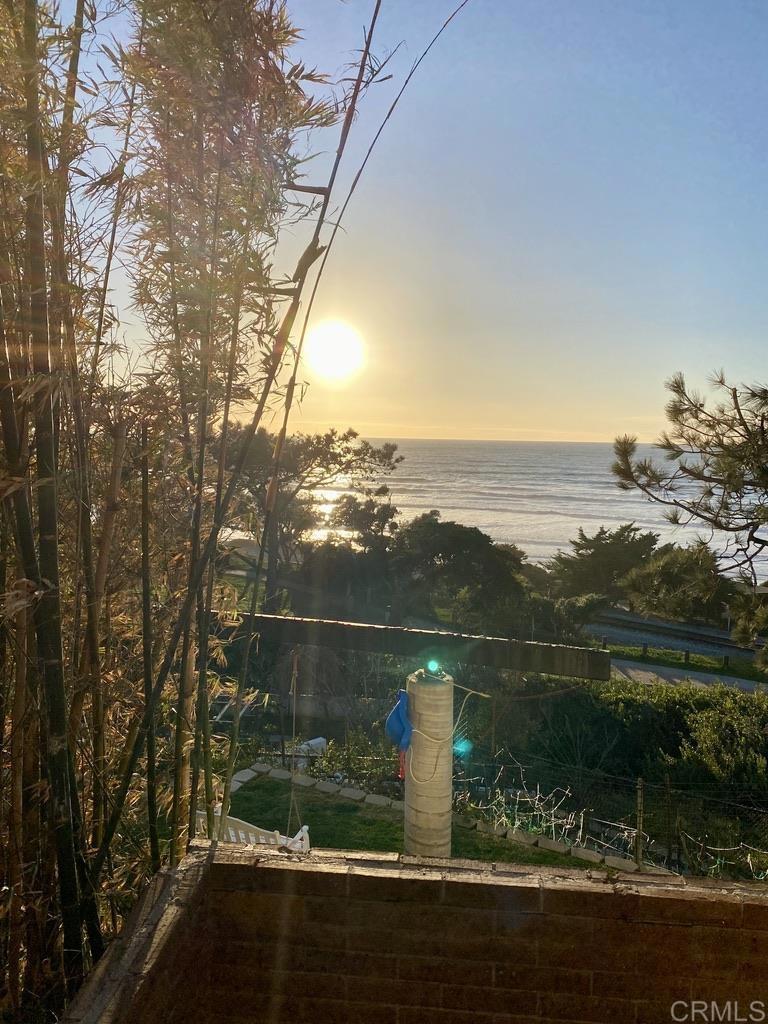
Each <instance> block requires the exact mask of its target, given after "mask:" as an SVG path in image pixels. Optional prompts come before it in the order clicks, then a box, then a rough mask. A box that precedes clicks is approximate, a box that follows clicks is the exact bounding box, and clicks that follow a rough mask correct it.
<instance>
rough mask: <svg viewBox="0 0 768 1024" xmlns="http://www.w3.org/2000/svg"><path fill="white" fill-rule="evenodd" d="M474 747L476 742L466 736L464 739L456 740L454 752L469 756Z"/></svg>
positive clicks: (457, 754) (459, 755) (460, 755)
mask: <svg viewBox="0 0 768 1024" xmlns="http://www.w3.org/2000/svg"><path fill="white" fill-rule="evenodd" d="M473 747H474V743H473V742H472V740H468V739H466V737H465V738H464V739H463V740H456V742H455V743H454V744H453V752H454V754H455V755H456V756H457V757H469V755H470V754H471V753H472V748H473Z"/></svg>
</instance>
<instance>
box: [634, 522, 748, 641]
mask: <svg viewBox="0 0 768 1024" xmlns="http://www.w3.org/2000/svg"><path fill="white" fill-rule="evenodd" d="M623 585H624V589H625V592H626V594H627V596H628V598H629V599H630V601H631V602H632V604H633V606H634V607H635V608H636V609H637V610H638V611H639V612H641V613H642V614H643V615H661V616H663V617H665V618H670V619H683V620H690V619H702V620H704V621H706V622H715V623H719V622H720V621H721V620H722V617H723V610H724V608H725V606H726V605H727V603H728V602H729V601H730V600H731V598H732V597H733V595H734V593H735V588H734V584H733V581H732V580H729V579H728V578H727V577H726V576H723V575H722V574H721V572H720V568H719V564H718V559H717V556H716V555H715V553H714V552H713V551H712V550H711V549H710V548H709V547H708V546H707V545H706V544H705V543H703V542H699V543H696V544H692V545H691V546H690V547H679V546H677V545H675V544H667V545H664V547H662V548H660V549H659V550H658V551H656V552H654V554H653V555H651V557H650V558H649V559H647V560H646V561H645V562H644V563H643V564H642V565H640V566H637V567H636V568H634V569H632V570H631V571H630V572H629V573H628V574H627V576H626V577H625V579H624V584H623Z"/></svg>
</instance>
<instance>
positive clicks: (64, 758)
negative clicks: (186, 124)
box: [24, 0, 83, 992]
mask: <svg viewBox="0 0 768 1024" xmlns="http://www.w3.org/2000/svg"><path fill="white" fill-rule="evenodd" d="M37 31H38V29H37V0H25V3H24V49H25V53H24V57H25V68H24V92H25V101H26V120H27V173H28V175H29V182H30V186H29V192H28V195H27V200H26V233H27V239H26V240H27V251H28V278H29V289H30V338H31V342H32V360H33V366H34V370H35V373H37V374H38V375H39V377H40V379H41V380H47V383H48V386H47V388H46V390H45V392H44V393H43V395H42V397H41V399H40V401H39V402H38V403H37V407H36V410H35V451H36V457H37V488H36V493H37V513H38V531H39V532H38V535H39V551H40V555H39V557H40V576H41V579H40V583H41V586H42V592H41V594H40V597H39V599H38V601H37V604H36V606H35V631H36V633H37V656H38V658H39V660H40V665H41V670H42V677H43V684H44V692H45V710H46V724H47V731H48V774H49V783H50V787H51V794H50V804H49V806H50V811H51V818H52V822H53V828H54V835H55V842H56V861H57V872H58V882H59V895H60V906H61V919H62V927H63V935H64V976H65V984H66V987H67V990H68V991H69V992H73V991H74V990H75V989H76V987H77V985H78V984H79V982H80V979H81V977H82V972H83V949H82V935H81V916H80V898H79V888H78V879H77V868H76V864H75V849H74V837H73V826H72V808H71V798H70V790H69V747H68V743H67V705H66V692H65V686H64V671H63V669H64V666H63V650H62V642H61V603H60V601H61V598H60V592H59V561H58V500H57V466H56V454H55V442H54V421H53V403H54V397H53V384H54V382H53V379H52V377H51V358H50V349H49V338H48V308H47V294H46V263H45V227H44V219H43V193H42V185H43V148H42V137H41V129H40V105H39V83H38V62H37ZM43 581H44V583H43Z"/></svg>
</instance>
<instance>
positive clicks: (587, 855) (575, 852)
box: [571, 846, 603, 864]
mask: <svg viewBox="0 0 768 1024" xmlns="http://www.w3.org/2000/svg"><path fill="white" fill-rule="evenodd" d="M571 856H572V857H577V858H578V859H579V860H588V861H589V862H590V864H602V863H603V855H602V853H599V852H598V851H597V850H590V849H588V848H587V847H586V846H573V847H571Z"/></svg>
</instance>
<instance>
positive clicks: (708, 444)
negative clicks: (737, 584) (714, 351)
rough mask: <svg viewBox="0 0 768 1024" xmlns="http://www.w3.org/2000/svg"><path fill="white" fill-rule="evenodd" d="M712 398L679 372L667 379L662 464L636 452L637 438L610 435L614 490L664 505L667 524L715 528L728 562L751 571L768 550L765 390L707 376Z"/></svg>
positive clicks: (660, 447)
mask: <svg viewBox="0 0 768 1024" xmlns="http://www.w3.org/2000/svg"><path fill="white" fill-rule="evenodd" d="M712 383H713V387H714V392H715V397H714V400H709V401H708V400H707V399H706V398H705V397H704V396H702V395H701V394H699V393H698V392H696V391H693V390H691V389H689V388H688V386H687V385H686V382H685V378H684V376H683V375H682V374H681V373H678V374H675V376H674V377H672V378H671V379H670V380H669V381H668V382H667V385H666V386H667V390H668V391H669V393H670V396H671V397H670V400H669V402H668V403H667V407H666V414H667V419H668V421H669V424H670V425H669V428H668V430H666V431H664V432H663V433H662V435H661V437H660V439H659V441H658V443H657V446H656V447H657V448H658V450H659V452H660V453H662V454H663V456H664V461H663V463H661V462H658V461H654V460H653V459H649V458H639V457H638V455H637V439H636V438H635V437H632V436H630V435H624V436H622V437H619V438H617V439H616V441H615V443H614V451H615V454H616V461H615V462H614V465H613V472H614V474H615V476H616V479H617V481H618V485H619V487H621V488H622V489H624V490H633V489H637V490H639V491H641V492H642V493H643V494H645V495H646V497H648V498H649V499H650V500H651V501H654V502H656V503H658V504H660V505H663V506H664V507H665V508H666V510H667V518H668V519H669V520H670V522H673V523H681V524H691V525H696V526H701V527H703V528H705V529H706V530H707V531H708V532H709V533H712V532H714V533H715V534H716V535H717V537H718V547H720V542H722V546H723V548H724V553H725V555H726V556H729V557H730V560H731V563H732V564H733V565H734V566H735V567H739V568H743V569H745V570H746V571H748V572H750V574H751V575H754V570H753V564H754V559H755V556H756V555H757V554H759V553H760V552H761V551H763V550H764V549H765V548H766V547H768V431H766V424H767V423H768V388H765V387H762V386H758V385H755V386H751V387H750V386H748V385H741V386H739V387H736V386H734V385H732V384H730V383H729V382H728V381H727V380H726V378H725V376H724V374H723V373H718V374H716V375H715V377H714V378H713V381H712Z"/></svg>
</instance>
